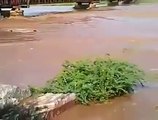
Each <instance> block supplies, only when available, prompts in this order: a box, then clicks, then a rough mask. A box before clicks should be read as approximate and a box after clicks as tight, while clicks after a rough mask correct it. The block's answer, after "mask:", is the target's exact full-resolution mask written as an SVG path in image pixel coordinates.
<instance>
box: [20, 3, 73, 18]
mask: <svg viewBox="0 0 158 120" xmlns="http://www.w3.org/2000/svg"><path fill="white" fill-rule="evenodd" d="M23 10H24V16H38V15H42V14H47V13H64V12H71V11H73V10H74V9H73V6H39V5H37V6H31V7H30V8H24V9H23Z"/></svg>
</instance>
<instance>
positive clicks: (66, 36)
mask: <svg viewBox="0 0 158 120" xmlns="http://www.w3.org/2000/svg"><path fill="white" fill-rule="evenodd" d="M157 12H158V4H157V5H140V6H134V5H133V6H122V7H114V8H112V9H111V8H110V9H109V8H103V7H102V8H98V9H96V10H91V11H87V12H86V11H85V12H82V11H81V12H72V13H65V14H48V15H45V16H39V17H32V18H31V17H30V18H21V17H19V18H10V19H5V20H1V21H0V82H1V83H6V84H15V85H20V86H26V85H37V86H38V85H43V84H44V83H45V82H46V81H47V80H49V79H51V78H53V77H54V76H55V75H56V74H57V73H58V72H59V70H60V69H61V64H62V63H63V62H64V61H65V60H78V59H81V58H93V57H97V56H99V57H100V56H101V57H102V56H106V54H107V53H110V54H111V56H114V57H117V58H121V59H125V60H128V61H130V62H133V63H136V64H138V65H139V66H141V67H142V68H143V69H145V70H146V71H151V70H153V69H154V70H156V69H157V68H158V62H157V60H158V47H157V45H158V34H157V31H158V22H157V21H158V14H157ZM154 72H156V71H154Z"/></svg>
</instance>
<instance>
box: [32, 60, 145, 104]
mask: <svg viewBox="0 0 158 120" xmlns="http://www.w3.org/2000/svg"><path fill="white" fill-rule="evenodd" d="M63 67H64V69H63V71H62V72H61V74H59V75H58V76H57V77H56V78H55V79H53V80H51V81H49V82H48V84H47V85H46V86H45V87H44V88H42V89H39V90H37V89H32V91H33V92H36V93H37V91H38V92H42V93H48V92H53V93H75V94H76V96H77V100H78V101H79V102H80V103H83V104H87V103H89V102H103V101H105V100H108V99H111V98H114V97H117V96H121V95H124V94H127V93H130V92H131V91H133V90H134V86H136V85H137V84H139V83H141V81H142V80H143V76H144V73H143V71H141V70H140V69H138V68H137V66H136V65H133V64H129V63H127V62H121V61H117V60H112V59H107V60H105V59H96V60H94V61H91V60H83V61H77V62H74V63H71V62H68V61H67V62H66V63H65V64H64V65H63Z"/></svg>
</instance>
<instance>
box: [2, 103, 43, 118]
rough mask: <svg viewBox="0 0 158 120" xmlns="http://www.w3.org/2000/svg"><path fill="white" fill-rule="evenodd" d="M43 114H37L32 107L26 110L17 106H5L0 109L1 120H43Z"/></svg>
mask: <svg viewBox="0 0 158 120" xmlns="http://www.w3.org/2000/svg"><path fill="white" fill-rule="evenodd" d="M44 118H45V116H44V115H43V114H37V113H36V109H35V108H33V107H29V108H26V107H24V106H18V105H7V106H5V107H4V108H3V109H0V119H2V120H44Z"/></svg>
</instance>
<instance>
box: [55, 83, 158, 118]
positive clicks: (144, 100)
mask: <svg viewBox="0 0 158 120" xmlns="http://www.w3.org/2000/svg"><path fill="white" fill-rule="evenodd" d="M157 92H158V88H157V87H154V86H152V87H149V88H145V89H143V90H139V91H138V92H137V93H135V94H134V95H132V96H128V95H127V96H124V97H121V98H116V99H114V100H111V101H110V102H108V103H105V104H97V105H90V106H81V105H77V106H75V107H73V108H72V109H69V110H68V111H66V112H65V113H63V114H62V115H60V116H59V117H58V119H57V120H157V119H158V106H157V104H158V96H157Z"/></svg>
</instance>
